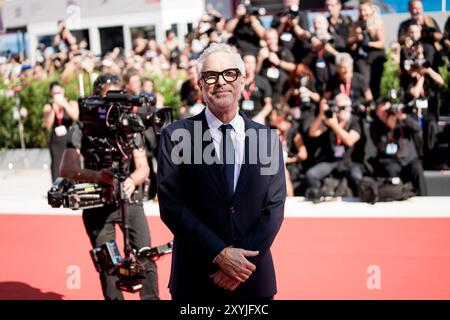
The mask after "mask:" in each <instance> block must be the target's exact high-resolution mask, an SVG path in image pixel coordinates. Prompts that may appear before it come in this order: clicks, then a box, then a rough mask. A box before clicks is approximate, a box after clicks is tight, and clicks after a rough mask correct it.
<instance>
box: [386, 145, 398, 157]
mask: <svg viewBox="0 0 450 320" xmlns="http://www.w3.org/2000/svg"><path fill="white" fill-rule="evenodd" d="M397 151H398V145H397V144H396V143H389V144H388V145H387V146H386V154H389V155H394V154H396V153H397Z"/></svg>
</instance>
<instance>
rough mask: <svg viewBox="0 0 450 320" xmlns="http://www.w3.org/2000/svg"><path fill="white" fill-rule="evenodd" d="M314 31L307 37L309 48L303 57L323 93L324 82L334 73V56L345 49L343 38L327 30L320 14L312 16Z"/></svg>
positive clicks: (323, 18) (326, 22)
mask: <svg viewBox="0 0 450 320" xmlns="http://www.w3.org/2000/svg"><path fill="white" fill-rule="evenodd" d="M313 22H314V33H312V34H311V38H310V39H309V42H310V47H311V50H310V51H309V52H308V54H307V55H306V57H305V58H304V59H303V63H305V64H307V65H308V66H309V68H310V69H311V70H312V71H313V73H314V77H315V79H316V86H317V90H318V91H319V92H320V94H323V92H324V90H325V88H326V84H327V83H328V81H329V80H330V78H331V77H332V76H333V75H334V74H336V66H335V57H336V56H337V55H339V53H340V52H342V51H344V50H345V42H344V40H343V39H342V38H341V37H340V36H339V35H337V34H331V33H330V32H329V31H328V27H329V25H328V20H327V18H326V17H325V16H324V15H322V14H317V15H315V16H314V21H313Z"/></svg>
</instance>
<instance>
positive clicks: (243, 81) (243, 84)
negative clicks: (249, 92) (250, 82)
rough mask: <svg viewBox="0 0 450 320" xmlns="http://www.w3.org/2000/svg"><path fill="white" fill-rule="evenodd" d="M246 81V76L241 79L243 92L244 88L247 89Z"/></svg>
mask: <svg viewBox="0 0 450 320" xmlns="http://www.w3.org/2000/svg"><path fill="white" fill-rule="evenodd" d="M245 79H246V76H245V75H243V76H242V77H241V89H242V90H244V88H245Z"/></svg>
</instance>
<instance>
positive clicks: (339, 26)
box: [325, 0, 353, 41]
mask: <svg viewBox="0 0 450 320" xmlns="http://www.w3.org/2000/svg"><path fill="white" fill-rule="evenodd" d="M325 8H326V9H327V11H328V13H329V16H328V23H329V25H330V26H329V29H330V32H331V34H337V35H339V36H341V37H342V39H344V40H345V41H347V39H348V36H349V34H350V29H351V27H352V23H353V22H352V18H351V17H350V16H347V15H343V14H342V13H341V10H342V2H341V0H326V1H325Z"/></svg>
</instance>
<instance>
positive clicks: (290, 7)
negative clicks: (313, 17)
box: [271, 0, 311, 63]
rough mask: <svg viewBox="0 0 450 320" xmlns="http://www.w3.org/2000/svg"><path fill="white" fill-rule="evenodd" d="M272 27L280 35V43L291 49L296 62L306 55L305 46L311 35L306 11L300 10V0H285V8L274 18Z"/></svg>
mask: <svg viewBox="0 0 450 320" xmlns="http://www.w3.org/2000/svg"><path fill="white" fill-rule="evenodd" d="M271 27H272V28H275V29H276V30H277V31H278V34H279V35H280V45H282V46H283V47H285V48H287V49H289V50H290V51H291V52H292V54H293V55H294V57H295V58H296V61H295V62H296V63H299V62H300V61H301V59H302V58H303V57H304V56H305V55H306V53H307V50H305V48H304V47H305V46H306V44H307V40H308V39H309V38H310V37H311V33H310V32H309V20H308V15H307V13H306V12H303V11H300V0H283V9H282V11H281V12H280V13H278V14H277V15H275V16H274V17H273V20H272V26H271Z"/></svg>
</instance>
